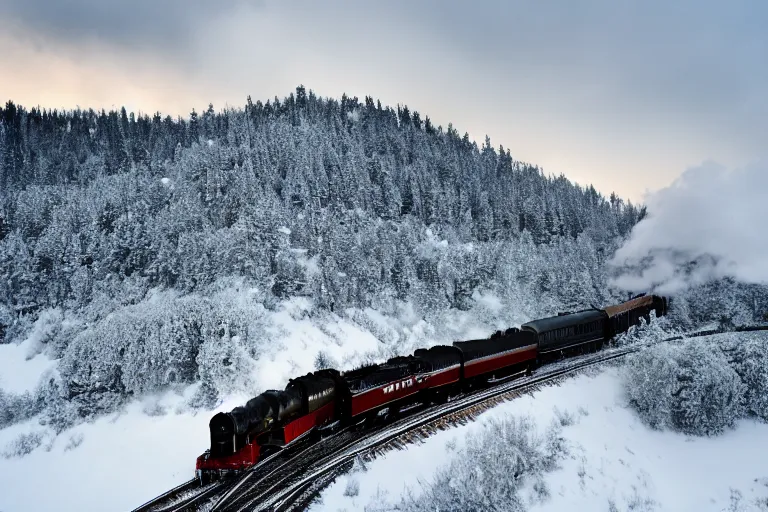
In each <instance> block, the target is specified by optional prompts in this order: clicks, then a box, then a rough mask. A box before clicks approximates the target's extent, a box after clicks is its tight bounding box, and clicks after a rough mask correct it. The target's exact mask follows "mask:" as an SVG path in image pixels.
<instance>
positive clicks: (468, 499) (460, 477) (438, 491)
mask: <svg viewBox="0 0 768 512" xmlns="http://www.w3.org/2000/svg"><path fill="white" fill-rule="evenodd" d="M561 429H562V427H561V426H560V424H559V422H555V423H554V424H553V426H552V427H550V429H549V430H548V431H547V432H546V433H545V434H544V435H543V436H542V435H540V434H539V432H538V431H537V428H536V425H535V423H534V422H533V421H532V420H531V419H530V418H516V417H513V416H510V417H506V418H503V419H502V420H499V421H489V422H488V423H486V424H485V425H484V426H483V429H482V430H481V431H480V432H478V433H477V434H476V435H473V436H472V437H470V438H469V439H468V440H467V445H466V446H465V447H464V448H463V449H461V450H459V452H457V453H456V455H455V457H454V458H453V459H452V461H451V462H450V464H448V465H447V466H446V467H444V468H442V469H440V470H438V471H437V472H436V474H435V476H434V480H433V481H432V482H431V483H430V484H428V485H425V486H424V489H423V492H422V493H420V494H415V493H409V494H406V495H405V496H404V497H403V502H402V503H401V504H400V505H399V506H398V507H396V509H397V510H403V511H410V512H422V511H423V512H433V511H435V510H439V511H440V512H454V511H455V512H465V511H467V510H504V511H511V512H514V511H522V510H526V508H527V507H526V502H527V500H526V498H525V497H523V496H522V495H521V493H520V490H521V489H522V487H523V486H524V485H525V482H526V481H531V482H532V484H533V485H532V488H533V492H534V494H535V496H533V498H532V499H535V500H541V499H544V498H545V497H546V495H547V494H548V492H549V491H548V489H546V487H545V486H543V482H542V481H541V479H540V476H541V475H542V473H543V472H545V471H550V470H552V469H554V468H555V467H556V465H557V462H558V460H559V459H560V458H561V457H562V456H563V454H564V450H565V447H564V445H563V442H562V436H561Z"/></svg>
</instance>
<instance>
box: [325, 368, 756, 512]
mask: <svg viewBox="0 0 768 512" xmlns="http://www.w3.org/2000/svg"><path fill="white" fill-rule="evenodd" d="M509 416H518V417H520V416H524V417H525V416H527V417H530V418H532V419H533V420H534V421H535V423H536V424H537V425H538V427H539V428H538V430H539V431H540V432H542V433H543V432H544V430H545V429H546V427H547V426H548V425H550V424H551V423H552V422H553V421H555V422H558V423H561V424H563V425H564V426H563V430H562V435H563V437H564V438H565V441H566V443H565V456H564V458H562V459H561V460H560V461H559V463H558V465H559V469H556V470H554V471H552V472H549V473H546V474H545V475H544V482H545V483H546V487H547V488H548V490H549V494H550V495H549V497H548V498H545V499H544V500H543V501H537V502H536V503H532V504H531V505H530V510H540V511H566V510H568V511H572V510H583V511H592V510H595V511H597V510H608V511H619V510H622V511H623V510H635V511H638V510H641V511H642V510H644V511H674V512H682V511H692V512H693V511H697V512H699V511H708V510H711V511H726V510H727V511H731V510H733V511H737V510H738V511H747V510H755V511H760V510H768V457H766V449H765V447H766V446H768V425H767V424H764V423H759V422H756V421H752V420H742V421H740V422H739V423H738V424H737V427H736V429H734V430H732V431H728V432H726V433H725V434H724V435H721V436H718V437H712V438H706V437H697V438H693V437H688V436H684V435H681V434H677V433H673V432H670V431H663V432H662V431H654V430H651V429H649V428H648V427H646V426H645V425H644V424H642V423H641V422H640V420H639V419H638V417H637V415H636V414H635V413H634V412H633V411H632V410H631V409H629V408H628V407H627V406H626V399H625V397H624V394H623V391H622V383H621V376H620V370H618V369H615V368H611V369H608V370H606V371H604V372H602V373H599V374H596V375H591V376H587V375H583V376H579V377H576V378H574V379H571V380H568V381H566V382H565V383H564V384H563V385H562V386H560V387H549V388H545V389H543V390H541V391H539V392H537V393H535V394H533V395H529V396H525V397H522V398H519V399H517V400H515V401H512V402H508V403H506V404H503V405H501V406H499V407H497V408H495V409H493V410H491V411H488V412H487V413H485V414H483V415H482V416H481V418H480V420H479V421H477V422H475V423H472V424H470V425H467V426H465V427H460V428H457V429H453V430H449V431H444V432H440V433H438V434H436V435H435V436H433V437H431V438H429V439H428V440H427V441H426V442H424V443H423V444H420V445H415V446H411V447H409V448H408V449H407V450H404V451H399V452H390V453H389V454H387V455H386V456H384V457H382V458H379V459H376V460H374V461H372V462H369V463H367V464H365V465H364V468H363V467H362V465H360V464H358V465H356V467H355V468H354V469H353V471H352V472H351V473H350V474H347V475H344V476H342V477H340V478H339V479H338V480H337V481H336V482H335V483H334V484H333V485H332V486H330V487H329V488H328V489H326V491H325V492H324V493H323V494H322V496H321V502H318V503H315V504H314V505H313V506H312V507H311V508H310V510H311V511H312V512H321V511H329V512H330V511H333V512H336V511H339V510H345V511H348V512H352V511H358V510H369V511H373V510H376V511H381V510H392V509H393V508H394V507H393V505H396V504H398V503H400V502H401V498H402V496H403V495H404V494H407V493H409V492H412V493H414V494H416V495H418V494H419V493H421V492H422V490H423V486H424V485H427V486H428V485H429V484H430V483H431V482H432V481H433V475H434V474H435V471H436V470H438V469H439V468H441V467H445V466H446V465H447V464H448V463H449V462H450V461H451V460H452V459H454V458H455V457H457V456H458V452H460V451H461V448H462V447H463V446H464V445H465V444H466V441H467V439H468V438H470V437H472V436H474V435H477V434H478V433H479V432H480V430H481V429H482V428H483V424H485V423H487V422H488V421H489V420H498V419H502V418H504V417H509ZM467 463H468V464H471V461H467ZM479 478H482V475H481V476H479ZM529 487H530V486H529ZM529 491H531V492H529V494H528V498H530V497H531V496H533V495H534V494H535V493H533V492H532V490H530V489H529ZM522 494H525V493H522ZM406 508H408V507H406Z"/></svg>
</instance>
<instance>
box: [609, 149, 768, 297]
mask: <svg viewBox="0 0 768 512" xmlns="http://www.w3.org/2000/svg"><path fill="white" fill-rule="evenodd" d="M766 194H768V162H763V163H760V164H755V165H751V166H748V167H744V168H741V169H737V170H733V171H729V170H727V169H726V168H725V167H723V166H722V165H719V164H716V163H712V162H708V163H705V164H703V165H701V166H699V167H696V168H692V169H689V170H687V171H686V172H684V173H683V174H682V176H680V177H679V178H678V179H677V180H676V181H675V182H674V183H673V184H672V185H671V186H670V187H668V188H665V189H663V190H660V191H659V192H657V193H654V194H652V195H651V196H650V197H648V202H647V207H648V216H647V217H646V218H645V219H643V220H642V221H641V222H640V223H638V224H637V225H636V226H635V228H634V229H633V230H632V233H631V236H630V238H629V240H628V241H627V242H626V243H625V244H624V246H623V247H621V248H620V249H619V250H618V251H617V252H616V254H615V256H614V258H613V260H612V261H611V264H612V265H614V266H617V267H619V268H622V267H627V266H629V267H631V268H630V269H628V270H625V272H624V273H623V274H622V275H620V276H619V277H618V278H616V279H615V280H614V282H613V284H614V285H616V286H618V287H621V288H624V289H627V290H632V291H639V290H649V289H654V290H656V291H658V292H659V293H674V292H677V291H680V290H682V289H684V288H686V287H688V286H692V285H696V284H700V283H704V282H707V281H709V280H713V279H719V278H723V277H731V278H734V279H736V280H738V281H741V282H745V283H768V237H766V236H765V233H766V228H767V227H768V224H767V223H768V195H766Z"/></svg>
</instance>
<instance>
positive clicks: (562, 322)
mask: <svg viewBox="0 0 768 512" xmlns="http://www.w3.org/2000/svg"><path fill="white" fill-rule="evenodd" d="M605 318H606V314H605V312H604V311H603V310H601V309H585V310H584V311H579V312H576V313H568V314H566V315H558V316H551V317H549V318H540V319H539V320H532V321H530V322H528V323H525V324H523V325H521V326H520V327H521V328H522V329H529V330H531V331H534V332H536V333H542V332H548V331H552V330H554V329H560V328H562V327H570V326H572V325H576V324H582V323H586V322H592V321H595V320H603V319H605Z"/></svg>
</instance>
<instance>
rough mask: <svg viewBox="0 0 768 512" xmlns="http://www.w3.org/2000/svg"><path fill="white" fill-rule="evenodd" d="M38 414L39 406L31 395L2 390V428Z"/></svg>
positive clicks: (0, 423) (0, 408)
mask: <svg viewBox="0 0 768 512" xmlns="http://www.w3.org/2000/svg"><path fill="white" fill-rule="evenodd" d="M37 412H39V407H38V404H37V403H36V402H35V400H34V399H33V398H32V396H31V395H30V393H23V394H20V395H17V394H11V393H6V392H5V391H3V390H2V389H0V428H3V427H5V426H7V425H10V424H12V423H16V422H18V421H22V420H25V419H27V418H29V417H31V416H34V415H35V414H37Z"/></svg>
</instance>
